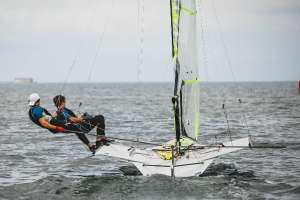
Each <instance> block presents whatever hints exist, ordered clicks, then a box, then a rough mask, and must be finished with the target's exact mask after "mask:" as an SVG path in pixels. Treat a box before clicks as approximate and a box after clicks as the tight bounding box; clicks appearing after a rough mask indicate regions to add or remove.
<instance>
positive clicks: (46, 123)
mask: <svg viewBox="0 0 300 200" xmlns="http://www.w3.org/2000/svg"><path fill="white" fill-rule="evenodd" d="M39 122H40V124H41V125H42V126H43V127H44V128H47V129H52V130H55V129H56V126H54V125H52V124H50V123H49V122H48V121H47V120H46V119H44V118H40V119H39Z"/></svg>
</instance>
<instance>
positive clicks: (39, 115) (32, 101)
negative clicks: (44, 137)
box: [28, 93, 96, 153]
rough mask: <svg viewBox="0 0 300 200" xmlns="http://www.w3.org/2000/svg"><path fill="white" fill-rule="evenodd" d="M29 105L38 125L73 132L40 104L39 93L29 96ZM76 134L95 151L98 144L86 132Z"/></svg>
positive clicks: (54, 131) (53, 131) (33, 119)
mask: <svg viewBox="0 0 300 200" xmlns="http://www.w3.org/2000/svg"><path fill="white" fill-rule="evenodd" d="M29 106H30V109H29V112H28V115H29V118H30V119H31V121H32V122H33V123H35V124H36V125H38V126H40V127H41V128H45V129H48V130H49V131H51V132H52V133H72V132H70V131H66V130H65V128H64V127H63V126H64V123H62V122H60V121H59V120H57V119H56V118H55V117H54V115H53V116H52V115H51V114H50V113H49V112H48V111H47V110H46V109H45V108H43V107H41V106H40V97H39V95H38V94H37V93H33V94H31V95H30V96H29ZM75 134H76V135H77V137H78V138H79V139H80V140H81V141H83V143H84V144H85V145H86V146H87V147H88V148H89V150H90V151H91V152H92V153H94V152H95V149H96V146H95V145H93V144H91V143H90V142H89V140H88V139H87V138H86V137H85V134H84V133H75Z"/></svg>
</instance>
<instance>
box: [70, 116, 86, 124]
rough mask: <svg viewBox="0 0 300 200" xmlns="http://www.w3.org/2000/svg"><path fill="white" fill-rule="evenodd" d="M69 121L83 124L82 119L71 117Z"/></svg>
mask: <svg viewBox="0 0 300 200" xmlns="http://www.w3.org/2000/svg"><path fill="white" fill-rule="evenodd" d="M69 120H70V121H71V122H73V123H81V122H82V121H83V120H82V118H81V117H70V118H69Z"/></svg>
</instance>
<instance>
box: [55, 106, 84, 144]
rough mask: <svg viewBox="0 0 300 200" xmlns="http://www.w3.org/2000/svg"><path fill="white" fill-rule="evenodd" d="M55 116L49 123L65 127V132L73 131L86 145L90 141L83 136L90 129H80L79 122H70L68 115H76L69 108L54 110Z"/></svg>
mask: <svg viewBox="0 0 300 200" xmlns="http://www.w3.org/2000/svg"><path fill="white" fill-rule="evenodd" d="M56 113H57V117H55V118H52V119H51V121H50V123H51V124H53V125H56V126H62V127H64V128H65V132H66V133H75V134H76V135H77V137H78V138H79V139H80V140H81V141H82V142H83V143H84V144H86V145H88V144H89V143H90V141H89V140H88V139H87V137H86V136H85V134H86V133H88V132H89V131H90V130H85V129H82V126H81V124H75V123H72V122H70V120H69V118H70V117H76V115H75V114H74V113H73V112H72V111H71V110H69V109H67V108H64V110H63V111H59V110H58V111H56Z"/></svg>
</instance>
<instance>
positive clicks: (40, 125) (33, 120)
mask: <svg viewBox="0 0 300 200" xmlns="http://www.w3.org/2000/svg"><path fill="white" fill-rule="evenodd" d="M35 108H40V109H42V112H43V113H45V114H46V115H48V116H50V117H51V114H50V112H49V111H48V110H47V109H45V108H42V107H40V106H31V108H30V109H29V111H28V115H29V119H30V120H31V121H32V122H33V123H35V124H36V125H38V126H39V127H41V128H43V129H47V130H49V131H50V132H52V133H57V132H56V131H55V130H52V129H48V128H45V127H43V126H42V124H41V123H40V122H39V119H36V118H35V117H34V115H33V109H35Z"/></svg>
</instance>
